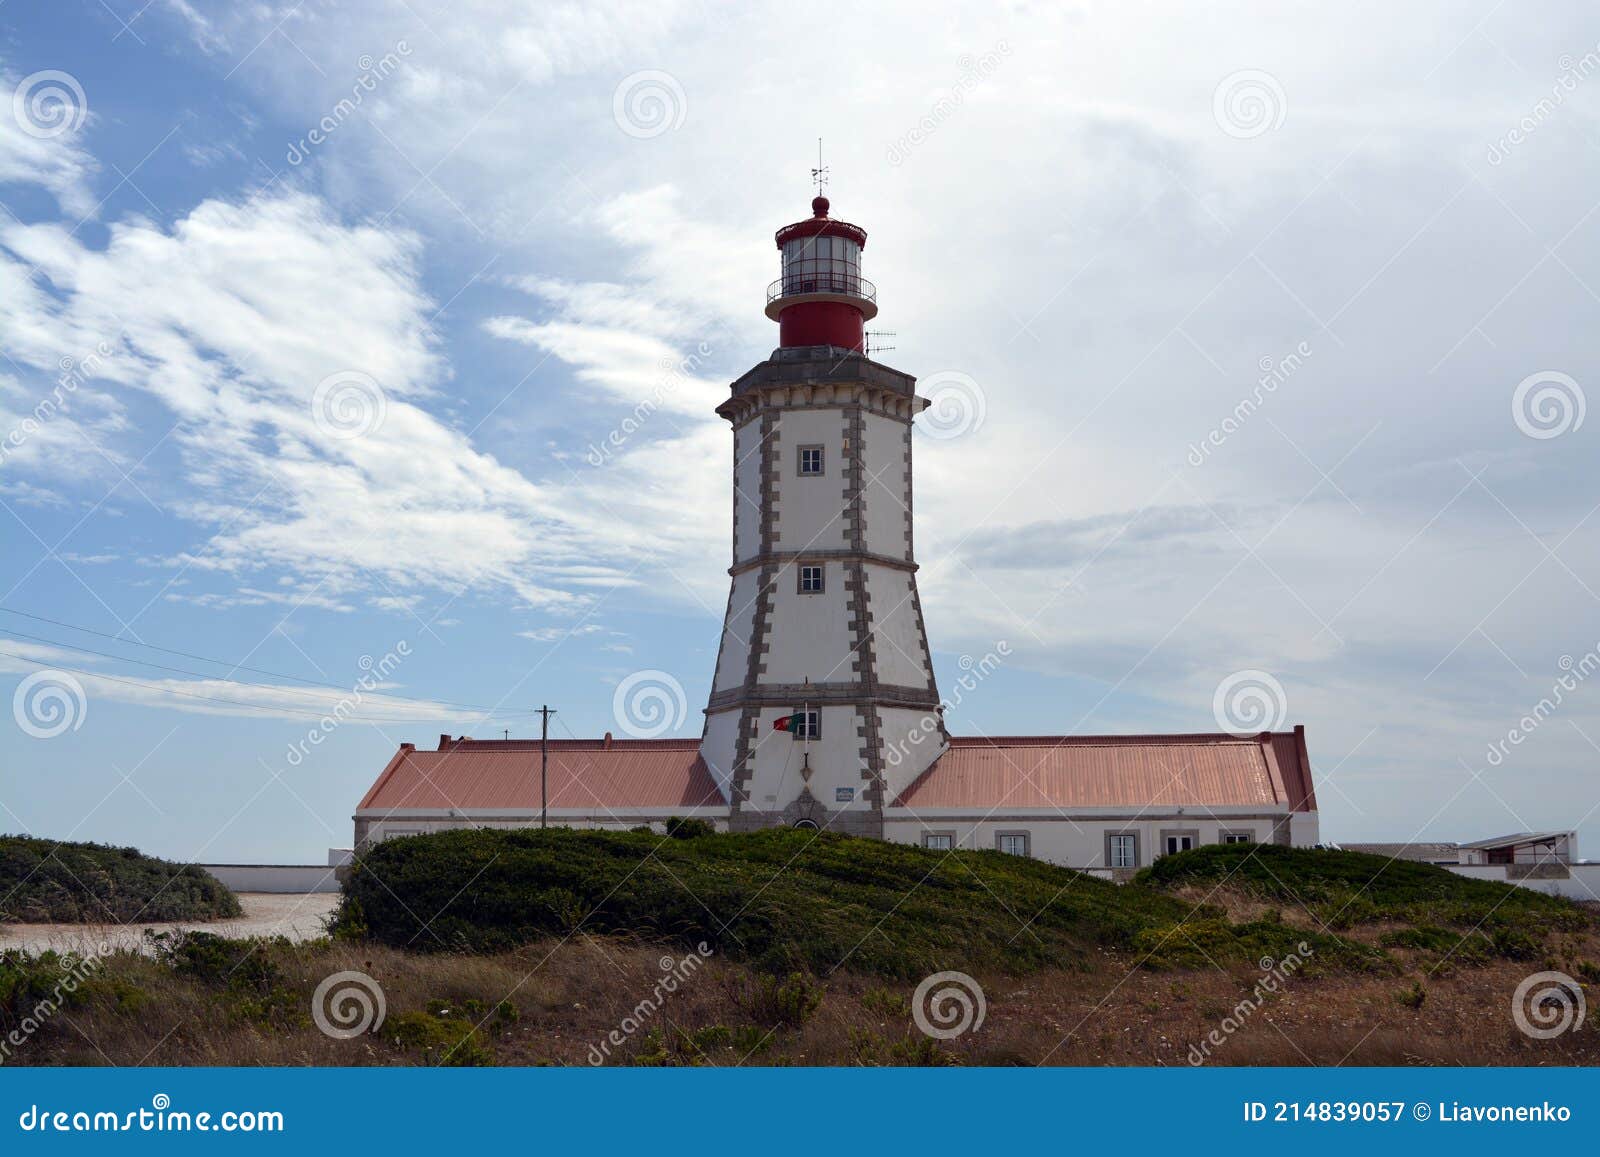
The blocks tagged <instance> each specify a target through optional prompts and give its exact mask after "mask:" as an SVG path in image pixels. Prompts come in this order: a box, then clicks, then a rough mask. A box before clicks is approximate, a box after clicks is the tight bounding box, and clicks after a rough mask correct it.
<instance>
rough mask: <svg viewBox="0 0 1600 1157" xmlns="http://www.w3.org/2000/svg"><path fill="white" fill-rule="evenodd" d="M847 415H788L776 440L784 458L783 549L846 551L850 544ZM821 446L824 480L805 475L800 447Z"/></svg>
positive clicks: (805, 412)
mask: <svg viewBox="0 0 1600 1157" xmlns="http://www.w3.org/2000/svg"><path fill="white" fill-rule="evenodd" d="M844 437H845V417H844V411H843V410H842V409H841V410H831V409H830V410H786V411H784V413H783V416H782V417H781V418H779V419H778V430H777V435H776V437H775V438H774V439H773V445H774V449H775V452H776V453H777V455H778V464H779V469H778V479H779V481H778V504H777V512H778V533H777V538H776V541H775V543H774V545H775V547H776V548H777V549H778V550H843V549H844V548H845V547H847V546H848V545H849V540H848V538H847V537H846V533H845V531H846V523H845V517H844V508H845V501H844V478H845V474H844V466H845V464H844V462H843V446H844ZM801 446H821V447H822V467H823V472H822V473H821V474H820V475H808V476H806V477H801V475H800V447H801Z"/></svg>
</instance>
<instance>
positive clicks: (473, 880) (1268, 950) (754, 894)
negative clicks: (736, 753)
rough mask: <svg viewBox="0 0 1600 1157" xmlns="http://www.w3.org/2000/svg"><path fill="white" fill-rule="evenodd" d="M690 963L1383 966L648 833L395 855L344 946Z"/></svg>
mask: <svg viewBox="0 0 1600 1157" xmlns="http://www.w3.org/2000/svg"><path fill="white" fill-rule="evenodd" d="M580 926H581V927H582V928H583V930H585V931H587V932H593V933H601V934H613V935H626V936H634V937H639V938H642V939H645V940H650V941H659V942H664V943H670V944H674V945H678V946H682V947H693V946H694V945H696V944H698V943H700V942H702V941H704V942H706V943H708V944H710V945H713V946H714V947H715V949H716V951H717V952H718V953H720V954H723V955H726V956H729V957H732V958H734V959H739V960H744V961H748V962H751V963H753V964H755V965H757V966H758V967H760V968H762V969H765V970H767V971H769V972H777V973H782V972H787V971H788V970H790V969H796V968H798V969H803V970H807V971H810V972H814V973H817V974H819V975H821V974H824V973H827V972H830V971H832V970H834V969H836V968H839V967H841V966H848V967H849V968H851V969H852V970H855V971H859V972H869V973H875V974H878V975H882V976H893V977H918V976H923V975H926V974H927V973H929V972H931V971H936V970H939V969H950V968H959V969H966V970H968V971H971V970H975V969H985V968H999V969H1004V970H1008V971H1011V972H1015V973H1022V972H1027V971H1031V970H1034V969H1037V968H1041V967H1046V966H1053V967H1057V968H1086V967H1094V966H1095V958H1096V953H1097V952H1098V951H1102V950H1105V949H1109V948H1115V949H1122V950H1128V951H1133V952H1137V953H1139V954H1140V955H1141V956H1142V957H1144V958H1145V963H1146V966H1147V967H1163V966H1197V965H1199V966H1203V965H1205V964H1206V963H1207V962H1208V960H1215V961H1218V962H1229V961H1235V962H1237V961H1244V960H1251V961H1254V960H1257V959H1259V958H1261V957H1263V956H1274V957H1276V956H1282V955H1284V954H1285V953H1287V952H1289V951H1291V950H1292V949H1293V948H1294V946H1295V945H1296V944H1298V943H1299V942H1301V941H1302V940H1305V941H1308V942H1309V943H1310V944H1311V945H1312V947H1313V948H1314V950H1315V952H1316V956H1317V959H1318V961H1319V966H1322V967H1327V966H1332V965H1335V964H1337V965H1340V966H1343V967H1348V968H1354V969H1362V968H1374V967H1382V966H1383V963H1384V962H1383V959H1382V954H1381V953H1379V952H1377V951H1376V950H1375V949H1373V948H1372V947H1370V946H1367V945H1362V944H1358V943H1355V942H1353V941H1349V940H1346V939H1344V938H1342V937H1339V936H1335V935H1329V934H1326V933H1323V932H1321V931H1317V930H1307V929H1304V928H1295V927H1291V926H1288V925H1286V924H1283V923H1282V922H1276V921H1269V920H1255V921H1242V922H1230V921H1228V920H1227V919H1226V918H1225V917H1224V915H1223V911H1222V909H1221V908H1219V907H1216V906H1211V905H1199V906H1196V905H1195V904H1193V903H1190V902H1186V901H1185V900H1182V899H1180V898H1177V897H1174V896H1170V895H1167V894H1166V893H1164V892H1162V891H1159V890H1156V889H1151V888H1143V887H1131V886H1118V885H1115V884H1112V883H1110V882H1108V881H1104V880H1099V879H1095V878H1093V877H1090V876H1086V875H1083V874H1081V873H1078V872H1073V871H1069V870H1066V869H1063V868H1059V867H1055V866H1053V865H1051V864H1047V863H1044V862H1042V861H1040V860H1034V859H1028V858H1026V857H1020V856H1008V855H1004V854H1002V853H1000V852H994V851H983V852H956V853H953V854H947V853H942V852H929V851H924V850H923V849H921V848H916V847H910V846H908V845H904V844H894V843H886V842H882V841H878V840H863V839H853V838H851V837H848V836H840V835H834V834H832V833H817V832H806V831H796V830H792V829H770V830H767V831H761V832H754V833H750V834H743V835H709V834H706V835H700V836H698V837H696V838H689V839H671V840H663V839H662V838H661V837H660V836H657V835H652V834H648V833H643V832H637V833H636V832H603V831H579V830H574V829H568V828H552V829H550V830H548V831H538V830H528V829H525V830H516V831H491V830H487V829H480V830H475V831H473V830H462V831H454V832H442V833H438V834H434V835H428V836H416V837H410V838H407V839H403V840H391V841H388V842H386V843H383V844H380V845H379V846H378V847H376V848H374V849H372V850H371V851H370V852H368V853H367V855H366V856H365V857H364V859H363V860H362V861H361V862H360V863H359V864H358V865H357V866H356V868H355V870H354V871H353V872H352V873H351V875H350V878H349V880H348V881H347V883H346V885H345V900H344V903H343V906H342V908H341V910H340V912H339V915H338V919H337V922H336V930H342V931H349V932H357V933H364V934H367V935H370V936H371V937H373V938H375V939H377V940H379V941H382V942H384V943H386V944H390V945H393V946H396V947H409V948H413V949H422V950H441V949H443V950H454V949H465V950H469V951H480V952H481V951H497V950H503V949H507V948H512V947H515V946H517V945H519V944H525V943H529V942H531V941H534V940H537V939H541V938H544V937H548V936H564V935H567V934H569V933H571V932H572V931H574V930H575V929H577V928H579V927H580Z"/></svg>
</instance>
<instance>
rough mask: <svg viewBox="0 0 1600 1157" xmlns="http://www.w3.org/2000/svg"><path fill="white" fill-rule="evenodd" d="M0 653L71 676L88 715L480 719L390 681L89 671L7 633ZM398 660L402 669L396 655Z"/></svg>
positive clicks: (21, 669)
mask: <svg viewBox="0 0 1600 1157" xmlns="http://www.w3.org/2000/svg"><path fill="white" fill-rule="evenodd" d="M0 651H3V652H5V653H3V654H0V672H4V673H7V674H22V675H28V674H33V673H34V672H36V671H60V672H64V673H66V674H67V675H70V676H71V677H72V678H73V679H75V680H76V681H77V682H78V683H79V684H80V685H81V686H82V687H83V689H84V691H85V693H86V695H87V698H88V703H89V707H88V710H89V711H90V712H93V710H94V703H95V702H96V701H97V700H106V701H109V702H114V703H131V704H135V705H137V706H141V707H154V708H162V709H165V710H170V711H183V712H187V713H190V714H195V715H227V716H235V717H240V718H253V719H260V718H273V719H288V720H294V721H295V722H304V723H309V724H312V725H315V723H316V721H317V719H318V718H319V717H320V716H324V715H327V716H332V717H334V718H335V719H338V720H343V721H345V722H349V723H353V724H384V723H397V722H413V721H421V720H446V721H456V722H461V723H473V722H479V721H482V720H483V719H484V718H485V716H484V715H482V714H480V713H478V712H473V711H464V710H462V709H460V708H458V707H452V706H450V705H448V704H443V703H436V702H433V701H431V700H427V699H411V698H407V697H405V696H402V695H396V694H393V690H394V684H393V683H380V682H376V681H374V682H373V684H372V689H371V690H367V689H366V688H360V689H359V690H358V689H357V688H356V687H352V688H351V689H350V690H334V689H332V688H329V689H326V690H324V689H321V688H315V687H291V686H283V685H275V684H263V683H240V682H236V681H234V680H232V679H176V678H147V677H145V676H142V675H130V674H125V673H123V672H120V671H118V672H116V673H112V672H109V671H103V670H95V669H92V668H93V667H103V666H104V665H105V664H104V661H103V660H101V659H97V658H96V657H94V656H89V655H84V654H82V653H80V652H77V651H73V650H71V649H70V648H60V647H51V646H46V645H42V644H38V643H29V642H26V641H24V640H20V639H9V638H8V639H4V640H0ZM400 663H401V664H402V668H401V669H403V663H404V659H403V658H402V659H401V660H400Z"/></svg>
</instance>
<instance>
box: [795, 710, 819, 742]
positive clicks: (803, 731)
mask: <svg viewBox="0 0 1600 1157" xmlns="http://www.w3.org/2000/svg"><path fill="white" fill-rule="evenodd" d="M791 718H792V719H793V720H794V726H793V728H792V729H791V731H790V734H792V735H793V736H794V737H795V738H796V739H821V738H822V713H821V712H819V711H796V712H794V714H793V715H792V716H791Z"/></svg>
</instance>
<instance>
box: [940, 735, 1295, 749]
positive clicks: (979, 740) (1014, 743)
mask: <svg viewBox="0 0 1600 1157" xmlns="http://www.w3.org/2000/svg"><path fill="white" fill-rule="evenodd" d="M1292 734H1294V732H1293V731H1276V732H1274V731H1262V732H1260V733H1258V734H1254V735H1234V734H1232V733H1230V732H1226V731H1194V732H1167V733H1165V734H1151V735H1138V734H1135V735H952V736H951V737H950V746H952V747H1063V746H1065V747H1132V746H1142V745H1147V744H1162V743H1166V744H1174V745H1192V744H1199V743H1239V744H1252V743H1253V744H1260V743H1263V742H1265V741H1266V740H1268V739H1270V738H1271V737H1272V736H1273V735H1292Z"/></svg>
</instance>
